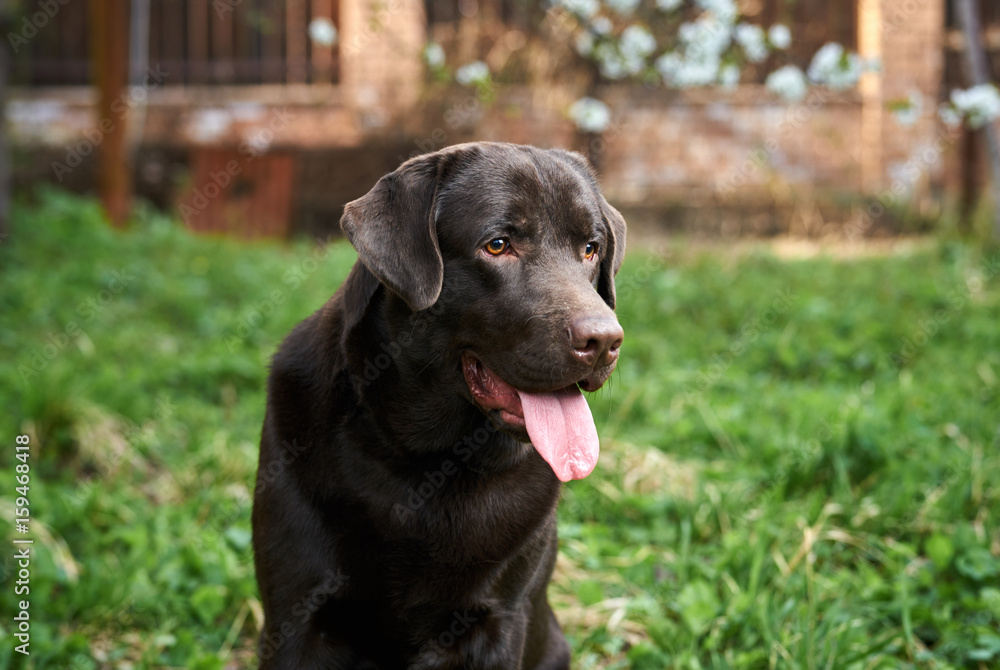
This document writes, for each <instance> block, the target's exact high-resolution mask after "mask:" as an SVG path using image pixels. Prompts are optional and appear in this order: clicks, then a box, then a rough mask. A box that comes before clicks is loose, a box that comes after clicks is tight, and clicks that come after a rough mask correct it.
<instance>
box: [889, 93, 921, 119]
mask: <svg viewBox="0 0 1000 670" xmlns="http://www.w3.org/2000/svg"><path fill="white" fill-rule="evenodd" d="M923 111H924V96H922V95H920V92H919V91H911V92H910V95H909V96H908V97H907V99H906V103H905V105H903V106H900V107H899V108H898V109H894V110H893V112H892V115H893V116H894V117H896V121H897V122H898V123H899V124H900V125H901V126H906V127H909V126H912V125H913V124H915V123H916V122H917V121H918V120H919V119H920V115H921V114H922V113H923Z"/></svg>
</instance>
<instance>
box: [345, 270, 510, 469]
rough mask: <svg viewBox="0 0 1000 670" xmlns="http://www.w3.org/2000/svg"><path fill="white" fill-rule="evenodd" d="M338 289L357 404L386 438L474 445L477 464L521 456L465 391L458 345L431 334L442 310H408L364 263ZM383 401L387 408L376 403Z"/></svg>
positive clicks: (444, 446)
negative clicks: (453, 346)
mask: <svg viewBox="0 0 1000 670" xmlns="http://www.w3.org/2000/svg"><path fill="white" fill-rule="evenodd" d="M341 296H342V297H341V308H342V310H343V312H342V317H341V318H342V325H343V330H342V335H341V341H340V346H341V348H342V351H343V352H344V356H343V357H342V358H341V360H342V361H343V364H344V366H345V367H346V368H347V371H348V376H349V379H350V383H351V385H352V387H353V390H354V394H355V396H356V398H357V401H358V407H359V410H360V411H362V412H363V413H364V414H367V415H369V419H370V423H371V425H372V426H373V427H374V428H375V429H376V430H378V431H379V432H380V433H382V435H383V436H384V438H385V441H384V442H385V443H387V444H393V445H396V446H397V448H398V449H400V450H401V451H402V452H404V453H406V454H410V455H415V456H416V455H421V454H423V455H437V454H440V453H443V452H456V451H460V452H461V453H462V454H467V453H468V452H469V451H470V450H471V451H472V452H473V454H474V455H475V459H474V460H472V459H470V463H471V464H472V465H473V466H474V467H475V466H479V467H480V468H482V469H491V470H492V469H502V468H504V467H509V466H511V465H514V464H516V462H518V461H520V457H521V455H522V452H524V451H525V447H524V445H521V443H519V442H517V440H515V439H514V438H512V437H510V436H508V435H506V434H504V433H500V432H498V431H497V430H496V428H495V427H494V426H493V424H492V422H490V420H489V419H488V418H487V417H486V416H485V415H483V413H482V412H481V411H479V409H478V408H476V407H475V405H473V404H472V403H471V402H470V401H469V400H468V399H467V398H466V397H465V395H464V394H463V392H464V391H465V389H466V386H465V380H464V377H463V376H462V371H461V362H460V359H459V352H453V351H451V350H450V349H449V348H448V347H447V346H443V343H442V342H437V341H434V337H433V335H432V333H435V332H437V329H435V328H434V324H435V322H436V321H437V320H438V319H443V318H446V317H445V315H443V314H441V313H440V312H439V311H436V310H435V308H434V307H431V308H430V309H428V310H425V311H424V312H417V313H414V312H412V311H410V310H409V309H408V308H407V307H406V305H405V303H404V302H403V301H402V300H400V299H399V298H397V297H396V296H393V295H391V294H390V293H389V292H388V291H387V290H386V289H385V288H384V287H383V286H382V285H381V284H380V283H379V281H378V279H376V278H375V277H374V276H373V275H372V274H371V272H369V271H368V269H367V268H365V266H364V265H362V264H361V263H358V264H356V265H355V266H354V269H353V270H351V273H350V275H349V276H348V278H347V279H346V280H345V282H344V285H343V287H342V289H341ZM386 407H391V408H392V411H391V412H385V411H376V409H375V408H383V410H384V408H386ZM498 447H502V448H498Z"/></svg>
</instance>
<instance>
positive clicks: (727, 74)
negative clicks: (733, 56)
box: [719, 65, 740, 88]
mask: <svg viewBox="0 0 1000 670" xmlns="http://www.w3.org/2000/svg"><path fill="white" fill-rule="evenodd" d="M719 83H720V84H721V85H722V86H723V87H724V88H733V87H735V86H736V84H738V83H740V69H739V68H738V67H737V66H735V65H724V66H722V68H721V69H720V70H719Z"/></svg>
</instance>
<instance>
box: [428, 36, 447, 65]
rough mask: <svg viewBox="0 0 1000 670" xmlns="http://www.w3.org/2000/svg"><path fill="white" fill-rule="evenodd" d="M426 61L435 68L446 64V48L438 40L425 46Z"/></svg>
mask: <svg viewBox="0 0 1000 670" xmlns="http://www.w3.org/2000/svg"><path fill="white" fill-rule="evenodd" d="M424 62H425V63H427V64H428V65H429V66H431V67H435V68H436V67H441V66H442V65H444V48H442V47H441V45H440V44H438V43H437V42H429V43H428V44H427V46H425V47H424Z"/></svg>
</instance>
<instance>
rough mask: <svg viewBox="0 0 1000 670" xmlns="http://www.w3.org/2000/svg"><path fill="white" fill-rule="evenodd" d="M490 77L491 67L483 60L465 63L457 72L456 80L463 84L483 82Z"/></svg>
mask: <svg viewBox="0 0 1000 670" xmlns="http://www.w3.org/2000/svg"><path fill="white" fill-rule="evenodd" d="M489 77H490V67H489V66H488V65H487V64H486V63H484V62H483V61H481V60H477V61H473V62H471V63H468V64H466V65H463V66H462V67H460V68H458V71H456V72H455V81H457V82H458V83H459V84H461V85H463V86H468V85H469V84H479V83H482V82H484V81H486V80H487V79H489Z"/></svg>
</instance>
